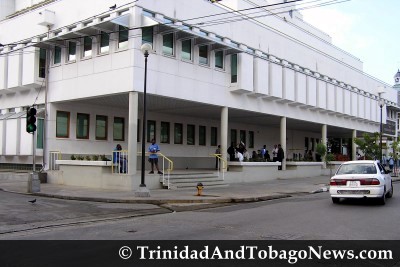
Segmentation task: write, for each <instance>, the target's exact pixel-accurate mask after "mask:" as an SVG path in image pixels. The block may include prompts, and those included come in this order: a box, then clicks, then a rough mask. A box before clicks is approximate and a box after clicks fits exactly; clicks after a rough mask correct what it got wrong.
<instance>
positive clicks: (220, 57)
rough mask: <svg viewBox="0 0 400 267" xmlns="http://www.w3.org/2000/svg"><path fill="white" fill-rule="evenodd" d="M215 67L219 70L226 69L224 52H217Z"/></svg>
mask: <svg viewBox="0 0 400 267" xmlns="http://www.w3.org/2000/svg"><path fill="white" fill-rule="evenodd" d="M215 67H216V68H218V69H223V68H224V51H217V52H215Z"/></svg>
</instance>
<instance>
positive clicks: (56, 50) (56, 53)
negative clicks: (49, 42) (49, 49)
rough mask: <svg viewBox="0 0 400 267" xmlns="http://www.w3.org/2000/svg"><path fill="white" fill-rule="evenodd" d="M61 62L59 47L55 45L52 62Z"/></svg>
mask: <svg viewBox="0 0 400 267" xmlns="http://www.w3.org/2000/svg"><path fill="white" fill-rule="evenodd" d="M60 63H61V47H59V46H55V47H54V61H53V64H54V65H55V64H60Z"/></svg>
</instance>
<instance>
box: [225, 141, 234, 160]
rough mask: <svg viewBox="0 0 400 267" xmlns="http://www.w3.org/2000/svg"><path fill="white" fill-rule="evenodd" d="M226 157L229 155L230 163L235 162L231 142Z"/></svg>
mask: <svg viewBox="0 0 400 267" xmlns="http://www.w3.org/2000/svg"><path fill="white" fill-rule="evenodd" d="M227 152H228V155H229V160H230V161H235V147H234V144H233V142H232V143H231V146H230V147H229V148H228V150H227Z"/></svg>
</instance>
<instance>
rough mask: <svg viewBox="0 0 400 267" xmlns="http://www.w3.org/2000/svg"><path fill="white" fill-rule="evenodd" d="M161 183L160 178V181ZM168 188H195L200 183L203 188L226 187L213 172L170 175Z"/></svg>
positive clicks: (220, 178)
mask: <svg viewBox="0 0 400 267" xmlns="http://www.w3.org/2000/svg"><path fill="white" fill-rule="evenodd" d="M160 182H162V178H161V179H160ZM169 182H170V188H173V189H179V188H196V186H197V184H198V183H202V184H203V186H204V187H216V186H227V184H226V183H225V181H223V180H222V176H221V177H218V174H217V173H213V172H187V173H175V174H170V180H169Z"/></svg>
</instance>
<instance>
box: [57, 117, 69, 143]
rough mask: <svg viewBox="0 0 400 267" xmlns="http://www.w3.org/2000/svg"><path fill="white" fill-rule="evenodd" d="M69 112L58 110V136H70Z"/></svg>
mask: <svg viewBox="0 0 400 267" xmlns="http://www.w3.org/2000/svg"><path fill="white" fill-rule="evenodd" d="M69 115H70V113H69V112H66V111H57V115H56V116H57V118H56V137H60V138H69Z"/></svg>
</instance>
